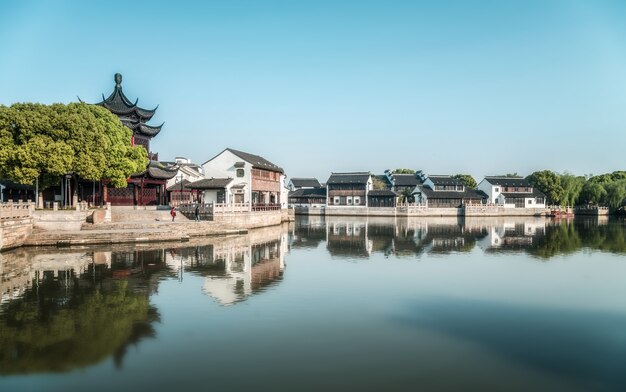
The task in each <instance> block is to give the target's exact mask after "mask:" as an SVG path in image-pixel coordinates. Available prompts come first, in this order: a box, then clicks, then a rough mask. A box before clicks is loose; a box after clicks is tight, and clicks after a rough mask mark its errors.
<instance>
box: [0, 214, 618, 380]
mask: <svg viewBox="0 0 626 392" xmlns="http://www.w3.org/2000/svg"><path fill="white" fill-rule="evenodd" d="M625 254H626V225H625V223H624V222H623V221H619V220H611V221H609V220H606V219H605V220H600V221H598V219H595V220H593V219H589V220H582V219H581V220H575V221H549V220H544V219H535V218H508V219H495V218H494V219H470V218H467V219H465V220H457V219H448V218H439V219H424V218H422V219H395V220H394V219H372V218H370V219H362V218H358V219H357V218H340V217H336V218H332V219H331V218H328V219H326V221H324V220H322V219H320V218H310V219H307V218H305V219H299V220H298V221H297V222H296V224H295V225H290V226H286V225H284V226H282V227H272V228H265V229H261V230H255V231H253V232H251V233H250V234H248V235H244V236H232V237H219V238H212V239H202V240H194V241H192V242H189V243H182V244H171V243H170V244H158V245H155V244H150V245H136V246H126V247H124V246H115V247H87V248H78V249H76V248H71V249H43V248H42V249H18V250H14V251H10V252H5V253H2V254H0V272H1V274H2V275H1V281H0V289H1V290H2V303H1V305H0V390H1V391H22V390H46V391H66V390H90V391H94V390H95V391H99V390H103V391H105V390H106V391H111V390H138V389H141V390H152V391H160V390H163V391H169V390H174V389H179V390H188V389H191V388H200V390H216V391H227V390H246V391H248V390H271V391H276V390H284V391H293V390H298V391H300V390H310V391H318V390H328V391H335V390H337V391H339V390H340V391H347V390H359V391H380V390H418V389H422V390H433V389H435V390H468V389H473V390H503V389H505V390H520V391H525V390H551V391H554V390H567V391H575V390H590V389H594V390H625V389H626V372H625V371H624V370H625V369H624V367H625V366H626V365H624V364H626V300H625V298H626V284H625V281H626V258H624V255H625Z"/></svg>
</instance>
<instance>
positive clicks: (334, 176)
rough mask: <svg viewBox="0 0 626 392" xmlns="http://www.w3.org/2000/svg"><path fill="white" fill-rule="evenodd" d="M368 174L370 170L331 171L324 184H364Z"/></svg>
mask: <svg viewBox="0 0 626 392" xmlns="http://www.w3.org/2000/svg"><path fill="white" fill-rule="evenodd" d="M370 176H371V173H370V172H353V173H331V174H330V177H329V178H328V181H326V185H333V184H366V183H367V181H368V180H369V178H370Z"/></svg>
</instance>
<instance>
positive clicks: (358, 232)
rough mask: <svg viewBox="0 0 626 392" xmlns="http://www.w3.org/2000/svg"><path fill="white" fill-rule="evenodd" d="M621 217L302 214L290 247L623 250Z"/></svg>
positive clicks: (337, 253) (538, 252)
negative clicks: (553, 218)
mask: <svg viewBox="0 0 626 392" xmlns="http://www.w3.org/2000/svg"><path fill="white" fill-rule="evenodd" d="M624 233H626V230H624V221H623V220H618V219H607V218H606V217H602V218H601V219H598V218H579V219H569V220H550V219H545V218H538V217H506V218H504V217H503V218H474V217H467V218H462V217H459V218H457V217H422V218H405V217H403V218H378V217H341V216H329V217H326V218H325V219H324V217H321V218H320V217H305V218H300V217H298V219H297V220H296V223H295V227H294V229H293V232H292V239H291V241H290V244H291V246H292V247H293V248H317V247H319V246H320V245H321V244H322V243H323V242H324V240H325V242H326V244H325V248H326V250H327V251H328V253H329V254H330V255H331V256H332V257H336V258H350V259H354V260H358V259H367V258H369V257H370V256H371V255H372V254H375V253H382V254H384V255H385V256H393V257H396V258H402V257H415V256H418V257H419V256H420V255H422V254H432V255H436V254H446V253H451V252H470V251H472V250H474V249H475V248H478V249H481V250H482V251H483V252H484V253H502V252H524V253H528V254H530V255H532V256H536V257H539V258H549V257H552V256H553V255H555V254H559V253H561V254H563V253H568V252H573V251H576V250H579V249H581V248H583V247H589V248H592V249H599V250H605V251H607V250H608V251H611V252H617V253H621V252H626V243H625V242H624V238H623V237H624Z"/></svg>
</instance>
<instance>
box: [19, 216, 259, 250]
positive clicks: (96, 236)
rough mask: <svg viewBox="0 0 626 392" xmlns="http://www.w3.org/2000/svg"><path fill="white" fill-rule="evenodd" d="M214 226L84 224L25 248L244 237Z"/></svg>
mask: <svg viewBox="0 0 626 392" xmlns="http://www.w3.org/2000/svg"><path fill="white" fill-rule="evenodd" d="M247 232H248V230H247V229H235V228H231V227H227V226H224V225H219V224H215V223H214V222H207V221H201V222H194V221H181V222H115V223H101V224H97V225H92V224H84V225H83V227H82V228H81V230H71V231H47V230H36V231H34V232H33V233H32V234H31V235H30V236H29V237H28V238H27V239H26V242H25V243H24V245H25V246H76V245H101V244H124V243H141V242H166V241H188V240H189V239H190V238H192V237H203V236H217V235H234V234H245V233H247Z"/></svg>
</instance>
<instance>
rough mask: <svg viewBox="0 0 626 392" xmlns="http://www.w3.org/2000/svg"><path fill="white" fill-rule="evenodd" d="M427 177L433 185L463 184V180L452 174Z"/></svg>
mask: <svg viewBox="0 0 626 392" xmlns="http://www.w3.org/2000/svg"><path fill="white" fill-rule="evenodd" d="M428 179H429V180H431V181H432V182H433V184H435V185H463V186H464V185H465V184H463V181H461V180H459V179H458V178H454V177H452V176H428Z"/></svg>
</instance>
